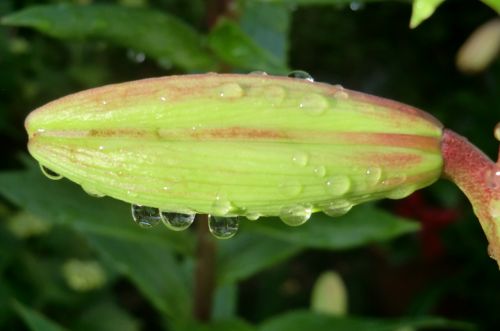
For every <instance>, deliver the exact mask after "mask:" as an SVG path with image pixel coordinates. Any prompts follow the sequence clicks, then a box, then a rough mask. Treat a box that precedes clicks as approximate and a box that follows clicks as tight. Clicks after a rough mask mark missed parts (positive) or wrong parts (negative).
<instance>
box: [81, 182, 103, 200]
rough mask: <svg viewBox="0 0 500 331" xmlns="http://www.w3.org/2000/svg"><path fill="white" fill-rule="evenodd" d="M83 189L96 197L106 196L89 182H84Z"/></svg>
mask: <svg viewBox="0 0 500 331" xmlns="http://www.w3.org/2000/svg"><path fill="white" fill-rule="evenodd" d="M82 189H83V190H84V191H85V193H87V194H88V195H90V196H91V197H94V198H102V197H104V196H105V194H104V193H102V192H100V191H99V190H98V189H96V188H95V187H93V186H90V185H88V184H82Z"/></svg>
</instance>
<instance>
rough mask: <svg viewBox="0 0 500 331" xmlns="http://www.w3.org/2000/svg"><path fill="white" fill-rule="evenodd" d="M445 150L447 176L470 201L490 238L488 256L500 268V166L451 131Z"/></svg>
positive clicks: (445, 132)
mask: <svg viewBox="0 0 500 331" xmlns="http://www.w3.org/2000/svg"><path fill="white" fill-rule="evenodd" d="M441 150H442V153H443V158H444V169H443V176H444V177H446V178H448V179H450V180H452V181H453V182H454V183H455V184H456V185H458V187H459V188H460V189H461V190H462V192H464V193H465V195H466V196H467V197H468V198H469V201H470V202H471V204H472V207H473V209H474V213H475V214H476V216H477V218H478V219H479V222H480V223H481V227H482V228H483V231H484V233H485V234H486V237H487V238H488V241H489V247H488V253H489V255H490V256H491V258H493V259H495V260H496V261H497V263H498V264H499V267H500V180H499V179H500V164H499V163H494V162H493V161H492V160H490V159H489V158H488V157H487V156H486V155H485V154H483V152H481V151H480V150H479V149H478V148H476V146H474V145H473V144H471V143H470V142H469V141H468V140H467V139H466V138H464V137H462V136H460V135H458V134H456V133H455V132H453V131H450V130H445V131H444V135H443V141H442V145H441Z"/></svg>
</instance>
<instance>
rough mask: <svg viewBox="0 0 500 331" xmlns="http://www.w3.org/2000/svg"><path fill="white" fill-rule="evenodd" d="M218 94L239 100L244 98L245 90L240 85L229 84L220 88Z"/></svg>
mask: <svg viewBox="0 0 500 331" xmlns="http://www.w3.org/2000/svg"><path fill="white" fill-rule="evenodd" d="M218 93H219V95H220V96H221V97H225V98H239V97H241V96H243V89H242V88H241V86H240V84H238V83H227V84H223V85H221V86H220V87H219V89H218Z"/></svg>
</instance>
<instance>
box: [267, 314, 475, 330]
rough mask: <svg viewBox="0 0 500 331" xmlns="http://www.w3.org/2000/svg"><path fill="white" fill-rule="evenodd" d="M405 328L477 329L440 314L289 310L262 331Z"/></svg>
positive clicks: (271, 320) (268, 323) (269, 322)
mask: <svg viewBox="0 0 500 331" xmlns="http://www.w3.org/2000/svg"><path fill="white" fill-rule="evenodd" d="M402 328H415V329H417V330H418V329H420V328H447V329H453V330H475V328H474V326H473V325H471V324H469V323H465V322H457V321H450V320H446V319H443V318H437V317H422V318H413V319H412V318H406V319H400V320H382V319H368V318H356V317H334V316H330V315H324V314H318V313H313V312H308V311H295V312H291V313H287V314H284V315H281V316H278V317H275V318H272V319H270V320H268V321H266V322H264V323H263V324H262V325H261V327H260V328H259V330H260V331H303V330H314V331H331V330H342V331H395V330H400V329H402Z"/></svg>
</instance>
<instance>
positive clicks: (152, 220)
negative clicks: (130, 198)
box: [132, 205, 161, 229]
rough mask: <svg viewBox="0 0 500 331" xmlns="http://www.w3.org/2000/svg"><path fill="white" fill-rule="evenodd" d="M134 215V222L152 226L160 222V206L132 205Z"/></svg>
mask: <svg viewBox="0 0 500 331" xmlns="http://www.w3.org/2000/svg"><path fill="white" fill-rule="evenodd" d="M132 217H133V219H134V222H136V223H137V224H139V226H140V227H142V228H146V229H149V228H152V227H153V226H155V225H157V224H158V223H160V220H161V217H160V211H159V210H158V208H154V207H146V206H141V205H132Z"/></svg>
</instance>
